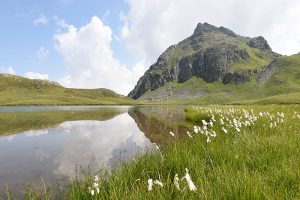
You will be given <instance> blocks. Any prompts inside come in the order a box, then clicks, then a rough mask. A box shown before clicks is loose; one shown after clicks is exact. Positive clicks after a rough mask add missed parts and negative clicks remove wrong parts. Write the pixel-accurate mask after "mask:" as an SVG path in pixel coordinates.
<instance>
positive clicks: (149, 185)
mask: <svg viewBox="0 0 300 200" xmlns="http://www.w3.org/2000/svg"><path fill="white" fill-rule="evenodd" d="M152 187H153V180H152V179H151V178H150V179H149V180H148V191H151V190H152Z"/></svg>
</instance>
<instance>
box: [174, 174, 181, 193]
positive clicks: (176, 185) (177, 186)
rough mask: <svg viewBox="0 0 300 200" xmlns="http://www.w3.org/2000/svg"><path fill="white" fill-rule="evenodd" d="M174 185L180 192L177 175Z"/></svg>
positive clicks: (176, 175)
mask: <svg viewBox="0 0 300 200" xmlns="http://www.w3.org/2000/svg"><path fill="white" fill-rule="evenodd" d="M174 185H175V187H176V188H177V189H178V190H180V187H179V178H178V174H175V176H174Z"/></svg>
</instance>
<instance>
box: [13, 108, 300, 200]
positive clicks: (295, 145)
mask: <svg viewBox="0 0 300 200" xmlns="http://www.w3.org/2000/svg"><path fill="white" fill-rule="evenodd" d="M186 114H187V115H186V116H187V119H188V120H189V121H191V122H192V123H194V124H195V125H196V126H199V127H201V129H202V130H204V128H203V122H202V120H206V122H207V123H209V120H211V119H212V115H213V116H214V120H215V121H214V123H213V126H210V125H207V130H208V131H209V132H210V133H211V131H212V130H214V131H216V136H215V137H213V138H211V141H210V142H207V136H205V134H201V133H200V132H199V133H198V134H196V133H193V131H190V134H191V135H192V138H190V137H188V135H187V137H186V138H185V139H182V140H180V141H178V140H177V139H176V138H177V137H178V136H177V135H176V134H175V136H174V137H173V136H171V134H169V140H170V141H174V142H171V144H170V145H168V146H164V147H160V150H153V151H149V152H148V153H147V154H146V155H142V156H138V155H137V156H132V160H131V161H130V162H121V163H120V166H119V168H116V169H111V170H109V171H106V170H100V171H98V170H96V172H95V171H93V170H89V171H81V172H80V173H79V174H78V176H77V177H76V178H75V179H73V181H72V182H70V185H69V186H68V187H67V188H65V189H64V190H62V191H59V192H57V191H51V190H48V191H44V193H37V192H35V191H34V190H32V189H27V190H26V195H27V197H28V198H29V197H30V198H33V199H47V198H48V199H49V198H56V199H58V198H61V199H75V200H76V199H78V200H79V199H180V200H182V199H300V187H299V183H300V161H299V154H300V134H299V132H300V107H299V105H271V106H205V107H194V108H190V109H187V110H186ZM250 116H251V117H250ZM282 116H284V117H282ZM253 117H254V118H253ZM221 118H223V119H224V124H222V123H221ZM255 118H257V119H256V120H254V119H255ZM253 120H254V124H253V125H250V126H246V125H244V124H245V123H249V121H253ZM229 121H231V122H232V123H229ZM234 121H238V123H240V122H241V123H242V124H243V125H241V127H240V128H239V131H237V130H236V129H235V128H234V126H233V125H234V124H235V123H236V122H234ZM247 121H248V122H247ZM278 121H279V122H278ZM233 122H234V123H233ZM275 122H277V123H276V126H274V124H275ZM238 123H237V124H238ZM251 123H252V122H250V124H251ZM271 124H272V126H271ZM224 127H225V128H226V129H227V131H228V132H227V133H225V132H224V131H222V128H224ZM166 134H168V133H166ZM185 168H188V169H189V174H190V176H191V179H192V181H193V182H194V184H195V186H196V187H197V190H196V191H190V190H189V188H188V185H187V183H186V181H185V180H179V184H180V190H178V189H177V188H176V187H175V185H174V177H175V175H176V174H178V176H179V178H180V179H181V178H182V177H183V176H184V175H185ZM94 175H98V176H99V177H100V180H99V182H97V183H99V185H98V187H99V194H97V193H96V189H95V188H96V187H95V186H94V182H95V181H94ZM149 179H153V180H159V181H161V182H162V183H163V187H160V186H158V185H154V188H153V190H152V191H148V189H147V181H148V180H149ZM89 187H90V188H91V189H94V190H95V194H94V195H93V196H92V195H91V193H90V192H89ZM30 198H29V199H30ZM11 199H13V198H11Z"/></svg>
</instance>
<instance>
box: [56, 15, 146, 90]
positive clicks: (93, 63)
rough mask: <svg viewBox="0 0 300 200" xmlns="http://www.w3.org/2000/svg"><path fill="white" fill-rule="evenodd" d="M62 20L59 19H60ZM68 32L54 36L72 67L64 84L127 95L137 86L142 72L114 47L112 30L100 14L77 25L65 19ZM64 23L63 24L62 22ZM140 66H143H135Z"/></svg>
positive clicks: (68, 66)
mask: <svg viewBox="0 0 300 200" xmlns="http://www.w3.org/2000/svg"><path fill="white" fill-rule="evenodd" d="M57 19H58V18H57ZM57 21H59V22H61V23H60V24H61V27H62V28H67V31H66V32H64V33H57V34H56V35H55V36H54V39H55V41H56V44H55V49H56V50H57V51H58V52H59V53H60V54H61V55H62V56H63V58H64V62H65V64H66V66H67V68H68V71H67V75H66V76H65V77H64V78H62V79H61V80H60V83H61V84H62V85H64V86H67V87H76V88H78V87H79V88H100V87H104V88H108V89H112V90H114V91H116V92H119V93H121V94H127V93H128V92H129V91H130V90H132V88H133V87H134V85H135V83H136V81H137V79H138V78H139V76H138V75H137V74H139V73H138V72H136V71H132V70H129V69H128V68H127V67H126V66H125V65H122V64H121V63H120V62H119V61H118V60H117V59H116V58H115V57H114V55H113V51H112V49H111V46H110V45H111V40H112V31H111V29H110V27H109V26H107V25H105V24H103V22H102V20H101V19H99V18H98V17H92V19H91V21H90V22H89V23H88V24H86V25H85V26H82V27H80V28H77V27H75V26H73V25H68V24H66V23H65V22H64V21H63V20H57ZM62 22H63V23H62ZM134 69H136V70H137V69H139V70H140V67H135V68H134Z"/></svg>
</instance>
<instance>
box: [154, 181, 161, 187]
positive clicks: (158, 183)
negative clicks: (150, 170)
mask: <svg viewBox="0 0 300 200" xmlns="http://www.w3.org/2000/svg"><path fill="white" fill-rule="evenodd" d="M153 183H154V184H156V185H159V186H160V187H163V186H164V185H163V183H162V182H160V181H158V180H155V181H154V182H153Z"/></svg>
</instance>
